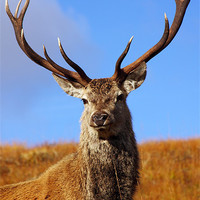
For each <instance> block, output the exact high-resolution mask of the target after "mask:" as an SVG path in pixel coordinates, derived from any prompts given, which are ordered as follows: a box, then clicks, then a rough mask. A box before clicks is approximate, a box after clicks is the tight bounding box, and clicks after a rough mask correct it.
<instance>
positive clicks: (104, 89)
mask: <svg viewBox="0 0 200 200" xmlns="http://www.w3.org/2000/svg"><path fill="white" fill-rule="evenodd" d="M29 1H30V0H26V2H25V5H24V7H23V8H22V10H21V13H20V14H19V17H18V10H19V7H20V4H21V0H20V1H19V3H18V6H17V8H16V11H15V14H14V16H13V15H12V13H11V11H10V9H9V6H8V1H7V0H6V12H7V14H8V16H9V18H10V20H11V22H12V24H13V27H14V30H15V35H16V39H17V42H18V44H19V46H20V48H21V49H22V50H23V51H24V53H25V54H26V55H27V56H28V57H29V58H30V59H31V60H33V61H34V62H36V63H37V64H39V65H41V66H42V67H44V68H46V69H48V70H50V71H51V72H53V76H54V78H55V80H56V81H57V82H58V84H59V85H60V87H61V88H62V89H63V90H64V91H65V92H66V93H67V94H69V95H71V96H74V97H78V98H80V99H82V100H83V103H84V105H85V110H84V113H83V116H82V120H84V122H85V124H86V126H87V127H89V129H93V130H96V132H97V133H98V134H99V137H100V138H109V137H112V136H116V133H117V132H119V131H120V127H121V128H122V126H121V124H122V123H126V118H127V116H128V118H130V117H129V115H130V114H129V110H128V108H127V105H126V98H127V96H128V94H129V93H130V92H131V91H133V90H135V89H136V88H138V87H139V86H140V85H141V84H142V83H143V82H144V80H145V77H146V63H147V62H148V61H149V60H150V59H151V58H153V57H154V56H156V55H157V54H158V53H159V52H161V51H162V50H163V49H164V48H165V47H166V46H168V44H169V43H170V42H171V41H172V39H173V38H174V36H175V35H176V33H177V31H178V30H179V27H180V25H181V23H182V20H183V17H184V14H185V11H186V8H187V5H188V3H189V1H190V0H175V1H176V14H175V18H174V21H173V23H172V26H171V28H170V29H169V23H168V19H167V16H166V14H165V29H164V33H163V35H162V37H161V39H160V41H159V42H158V43H157V44H156V45H155V46H153V47H152V48H151V49H149V50H148V51H147V52H146V53H145V54H144V55H142V56H141V57H140V58H138V59H137V60H136V61H135V62H133V63H131V64H129V65H128V66H126V67H124V68H122V69H121V67H120V66H121V63H122V61H123V59H124V58H125V56H126V54H127V53H128V50H129V47H130V44H131V42H132V39H133V37H132V38H131V39H130V41H129V42H128V44H127V46H126V48H125V50H124V52H123V53H122V55H121V56H120V57H119V59H118V60H117V62H116V66H115V72H114V74H113V76H112V77H110V78H104V79H91V78H89V77H88V76H87V75H86V73H85V72H84V71H83V69H82V68H81V67H79V66H78V65H77V64H76V63H74V62H73V61H72V60H71V59H70V58H69V57H68V56H67V55H66V53H65V51H64V49H63V47H62V45H61V42H60V40H59V39H58V44H59V48H60V52H61V54H62V56H63V58H64V59H65V61H66V62H67V63H68V64H69V65H70V66H71V67H72V68H73V69H74V70H75V71H76V72H74V71H70V70H67V69H65V68H63V67H61V66H59V65H58V64H56V63H55V62H54V61H53V60H52V59H51V58H50V57H49V55H48V54H47V51H46V48H45V47H44V55H45V58H46V59H45V58H43V57H41V56H40V55H38V54H37V53H36V52H35V51H34V50H33V49H32V48H31V47H30V46H29V44H28V43H27V41H26V39H25V36H24V31H23V19H24V15H25V13H26V10H27V8H28V5H29ZM108 130H109V131H108Z"/></svg>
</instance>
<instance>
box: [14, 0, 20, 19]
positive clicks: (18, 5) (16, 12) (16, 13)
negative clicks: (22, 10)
mask: <svg viewBox="0 0 200 200" xmlns="http://www.w3.org/2000/svg"><path fill="white" fill-rule="evenodd" d="M21 3H22V0H20V1H19V3H18V4H17V8H16V10H15V15H14V17H15V18H17V15H18V11H19V7H20V5H21Z"/></svg>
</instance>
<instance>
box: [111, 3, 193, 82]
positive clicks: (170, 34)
mask: <svg viewBox="0 0 200 200" xmlns="http://www.w3.org/2000/svg"><path fill="white" fill-rule="evenodd" d="M175 1H176V13H175V17H174V20H173V23H172V26H171V28H170V30H169V23H168V19H167V17H166V14H165V31H164V34H163V36H162V38H161V40H160V41H159V42H158V43H157V44H156V45H155V46H154V47H152V48H151V49H150V50H148V51H147V52H146V53H145V54H143V55H142V56H141V57H140V58H138V59H137V60H136V61H135V62H133V63H131V64H129V65H127V66H126V67H124V68H123V69H121V71H122V72H123V73H122V72H121V73H120V74H121V77H117V78H116V80H120V81H123V80H124V79H125V78H126V76H127V75H128V74H129V73H130V72H131V71H132V70H134V69H135V68H137V67H138V66H139V65H140V64H141V63H142V62H148V61H149V60H150V59H152V58H153V57H154V56H156V55H157V54H158V53H160V52H161V51H162V50H163V49H164V48H165V47H167V46H168V45H169V43H170V42H171V41H172V40H173V38H174V37H175V35H176V33H177V32H178V30H179V28H180V26H181V23H182V21H183V17H184V14H185V11H186V8H187V6H188V4H189V2H190V0H175ZM113 77H114V75H113V76H112V77H111V78H113Z"/></svg>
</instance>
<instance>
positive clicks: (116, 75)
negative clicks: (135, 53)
mask: <svg viewBox="0 0 200 200" xmlns="http://www.w3.org/2000/svg"><path fill="white" fill-rule="evenodd" d="M132 40H133V36H132V37H131V39H130V40H129V42H128V44H127V46H126V49H125V50H124V52H123V53H122V54H121V56H120V57H119V58H118V60H117V62H116V65H115V73H114V75H113V77H112V78H113V79H114V80H116V79H117V77H120V73H121V72H122V71H121V69H120V67H121V63H122V61H123V60H124V58H125V57H126V54H127V53H128V51H129V48H130V45H131V42H132Z"/></svg>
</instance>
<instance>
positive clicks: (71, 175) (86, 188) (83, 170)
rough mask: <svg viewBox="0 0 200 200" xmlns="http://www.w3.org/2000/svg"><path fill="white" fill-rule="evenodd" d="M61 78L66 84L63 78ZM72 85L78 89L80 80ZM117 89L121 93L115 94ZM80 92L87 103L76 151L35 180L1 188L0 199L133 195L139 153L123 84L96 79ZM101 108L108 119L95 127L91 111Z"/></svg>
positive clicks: (40, 199) (88, 199)
mask: <svg viewBox="0 0 200 200" xmlns="http://www.w3.org/2000/svg"><path fill="white" fill-rule="evenodd" d="M63 81H65V80H63ZM64 84H66V87H68V86H69V85H68V84H69V82H67V81H66V82H65V83H64ZM70 87H71V86H70ZM74 88H75V87H74ZM76 88H78V91H80V85H77V84H76ZM71 90H72V88H71ZM73 94H75V93H73ZM121 94H123V96H124V97H123V99H120V100H117V98H118V96H119V95H121ZM82 96H84V98H86V99H87V101H88V103H87V104H86V105H85V109H84V112H83V115H82V118H81V121H82V125H81V136H80V144H79V148H78V151H77V153H75V154H72V155H69V156H66V157H65V158H64V159H62V160H61V161H60V162H58V163H57V164H55V165H53V166H52V167H50V168H49V169H48V170H47V171H46V172H44V173H43V174H42V175H41V176H40V177H39V178H37V179H35V180H31V181H27V182H23V183H18V184H14V185H7V186H4V187H2V188H0V199H1V200H14V199H15V200H25V199H35V200H36V199H37V200H44V199H51V200H52V199H55V200H56V199H60V200H62V199H63V200H67V199H71V200H73V199H74V200H75V199H87V200H90V199H91V200H92V199H96V200H100V199H106V200H111V199H116V200H117V199H119V200H121V199H126V200H129V199H132V196H133V194H134V192H135V189H136V185H137V183H138V178H139V174H138V166H139V156H138V151H137V145H136V141H135V138H134V133H133V130H132V124H131V115H130V112H129V109H128V107H127V104H126V97H127V93H126V90H125V88H124V87H123V86H122V85H119V84H118V83H117V82H115V81H111V80H110V79H94V80H92V81H91V82H90V83H89V84H88V85H87V87H82ZM102 110H103V111H104V112H106V113H108V115H109V117H108V119H107V121H108V122H109V123H108V126H105V127H103V128H102V129H98V127H93V126H91V125H90V121H91V116H92V114H93V113H94V112H95V111H102ZM106 123H107V122H106Z"/></svg>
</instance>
